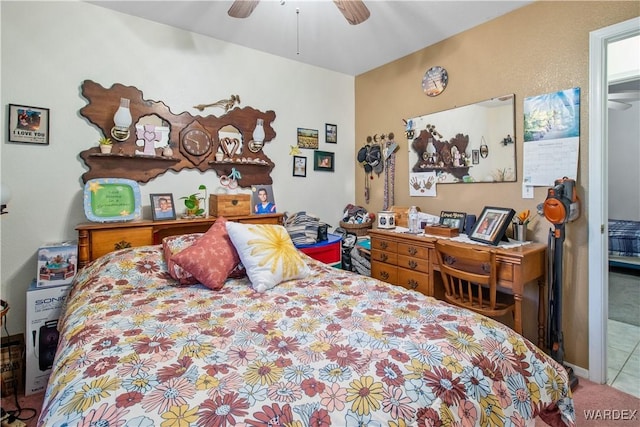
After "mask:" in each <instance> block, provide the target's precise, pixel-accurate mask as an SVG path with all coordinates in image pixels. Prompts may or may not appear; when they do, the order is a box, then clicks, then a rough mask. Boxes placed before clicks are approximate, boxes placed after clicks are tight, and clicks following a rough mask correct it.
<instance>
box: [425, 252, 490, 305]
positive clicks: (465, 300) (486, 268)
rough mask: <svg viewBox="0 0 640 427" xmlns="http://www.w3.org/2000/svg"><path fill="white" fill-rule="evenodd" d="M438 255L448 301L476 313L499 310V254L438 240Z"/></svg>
mask: <svg viewBox="0 0 640 427" xmlns="http://www.w3.org/2000/svg"><path fill="white" fill-rule="evenodd" d="M435 246H436V254H437V257H438V263H439V264H440V274H441V275H442V281H443V282H444V287H445V293H446V296H447V297H448V298H447V299H448V300H450V301H453V302H455V304H457V305H460V306H464V307H466V308H469V309H471V310H474V311H480V312H483V311H487V310H488V311H491V310H494V309H495V308H496V288H497V279H496V277H497V272H496V252H495V250H493V249H485V248H475V247H473V246H470V245H464V246H463V245H457V244H455V243H451V242H446V241H441V240H438V241H437V242H436V245H435Z"/></svg>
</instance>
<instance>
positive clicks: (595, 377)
mask: <svg viewBox="0 0 640 427" xmlns="http://www.w3.org/2000/svg"><path fill="white" fill-rule="evenodd" d="M638 34H640V18H634V19H630V20H628V21H625V22H621V23H619V24H615V25H612V26H609V27H606V28H602V29H600V30H597V31H593V32H591V33H590V35H589V89H590V92H589V105H590V107H589V108H590V113H589V171H590V173H589V193H590V196H589V204H588V209H589V224H588V229H589V230H588V234H589V379H590V380H591V381H594V382H596V383H599V384H604V383H606V381H607V321H608V316H609V313H608V304H609V298H608V286H609V277H608V274H609V273H608V237H607V236H608V195H607V191H606V189H607V188H608V170H609V169H608V144H607V136H608V109H607V94H608V79H607V47H608V45H609V44H610V43H613V42H616V41H619V40H623V39H626V38H629V37H633V36H635V35H638Z"/></svg>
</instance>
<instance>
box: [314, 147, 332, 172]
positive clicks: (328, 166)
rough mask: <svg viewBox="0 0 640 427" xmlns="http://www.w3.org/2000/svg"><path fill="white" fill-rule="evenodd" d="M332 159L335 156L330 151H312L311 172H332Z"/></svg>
mask: <svg viewBox="0 0 640 427" xmlns="http://www.w3.org/2000/svg"><path fill="white" fill-rule="evenodd" d="M334 159H335V154H334V153H332V152H330V151H314V153H313V170H316V171H327V172H333V171H334Z"/></svg>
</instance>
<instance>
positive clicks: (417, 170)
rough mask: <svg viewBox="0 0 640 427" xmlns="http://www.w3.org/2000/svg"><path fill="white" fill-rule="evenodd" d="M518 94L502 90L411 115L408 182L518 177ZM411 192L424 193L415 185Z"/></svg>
mask: <svg viewBox="0 0 640 427" xmlns="http://www.w3.org/2000/svg"><path fill="white" fill-rule="evenodd" d="M514 99H515V97H514V95H513V94H510V95H504V96H500V97H497V98H492V99H489V100H486V101H481V102H477V103H475V104H470V105H465V106H462V107H456V108H453V109H450V110H445V111H440V112H437V113H432V114H427V115H424V116H419V117H415V118H412V119H409V120H408V121H407V131H408V132H407V134H408V135H409V136H411V135H412V136H413V138H412V139H409V182H410V186H414V187H415V185H414V184H415V183H420V182H425V183H427V182H434V180H435V181H436V182H437V183H439V184H454V183H474V182H513V181H516V148H515V137H514V135H515V103H514ZM415 190H419V189H418V188H415ZM421 193H422V194H421ZM410 194H411V195H426V194H425V192H424V191H423V192H420V191H413V190H412V189H411V188H410Z"/></svg>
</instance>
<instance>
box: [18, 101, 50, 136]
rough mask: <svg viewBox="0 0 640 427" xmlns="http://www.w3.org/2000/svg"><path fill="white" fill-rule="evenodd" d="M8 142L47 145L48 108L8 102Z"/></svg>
mask: <svg viewBox="0 0 640 427" xmlns="http://www.w3.org/2000/svg"><path fill="white" fill-rule="evenodd" d="M9 142H23V143H27V144H42V145H49V109H48V108H40V107H28V106H26V105H15V104H9Z"/></svg>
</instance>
